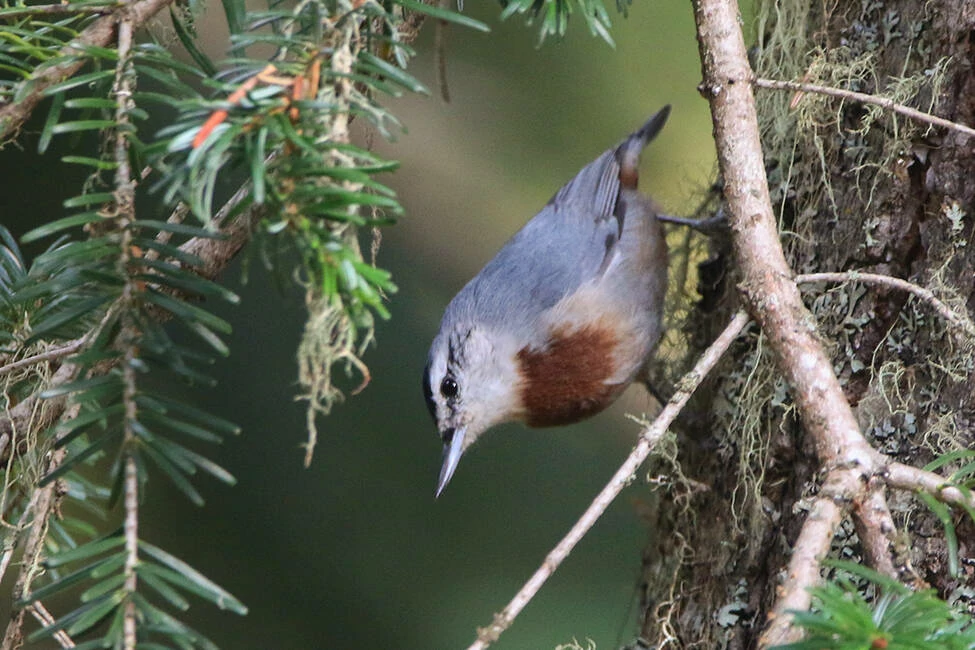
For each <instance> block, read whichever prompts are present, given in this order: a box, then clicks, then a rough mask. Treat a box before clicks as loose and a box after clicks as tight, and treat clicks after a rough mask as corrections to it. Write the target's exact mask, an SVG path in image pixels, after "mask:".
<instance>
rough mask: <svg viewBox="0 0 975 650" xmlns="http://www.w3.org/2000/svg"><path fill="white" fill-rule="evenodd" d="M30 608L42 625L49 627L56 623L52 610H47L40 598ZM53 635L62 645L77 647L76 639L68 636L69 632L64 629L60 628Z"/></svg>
mask: <svg viewBox="0 0 975 650" xmlns="http://www.w3.org/2000/svg"><path fill="white" fill-rule="evenodd" d="M28 609H30V613H31V614H33V616H34V618H36V619H37V622H38V623H40V624H41V625H43V626H45V627H47V626H48V625H54V623H55V620H56V619H55V618H54V616H53V615H52V614H51V612H49V611H47V607H45V606H44V603H42V602H41V601H39V600H38V601H34V602H33V603H31V604H30V607H29V608H28ZM52 636H53V637H54V640H55V641H57V642H58V645H60V646H61V647H62V648H74V647H76V644H75V642H74V640H73V639H72V638H71V637H70V636H68V633H67V632H65V631H64V630H58V631H57V632H55V633H54V634H53V635H52Z"/></svg>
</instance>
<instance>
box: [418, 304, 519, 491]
mask: <svg viewBox="0 0 975 650" xmlns="http://www.w3.org/2000/svg"><path fill="white" fill-rule="evenodd" d="M517 349H518V348H517V346H515V345H514V343H513V341H510V340H509V337H506V336H503V335H499V334H497V333H496V332H493V331H491V330H488V329H485V328H483V327H479V326H475V325H470V324H464V325H455V324H451V323H449V322H445V323H444V324H443V326H442V327H441V330H440V333H439V334H438V335H437V338H436V339H434V341H433V344H432V345H431V347H430V355H429V358H428V360H427V366H426V368H425V369H424V371H423V393H424V396H425V397H426V401H427V408H429V409H430V415H432V416H433V419H434V422H435V423H436V425H437V429H438V431H439V432H440V439H441V440H442V441H443V466H442V467H441V470H440V479H439V480H438V481H437V493H436V494H437V496H440V493H441V492H443V490H444V488H445V487H446V486H447V483H449V482H450V478H451V477H452V476H453V475H454V471H455V470H456V469H457V464H458V463H459V462H460V458H461V456H462V455H463V454H464V452H465V451H466V450H467V449H468V448H469V447H470V446H471V445H472V444H474V442H475V441H476V440H477V439H478V438H479V437H480V436H481V434H482V433H484V432H485V431H487V430H488V429H489V428H491V427H493V426H494V425H496V424H500V423H502V422H508V421H511V420H517V419H520V418H521V415H522V410H523V407H522V404H521V388H520V386H521V381H522V379H521V376H520V372H519V364H518V360H517Z"/></svg>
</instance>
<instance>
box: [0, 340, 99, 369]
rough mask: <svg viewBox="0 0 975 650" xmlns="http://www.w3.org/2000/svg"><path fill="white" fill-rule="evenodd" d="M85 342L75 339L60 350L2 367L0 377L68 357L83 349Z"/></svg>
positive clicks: (53, 349) (52, 350)
mask: <svg viewBox="0 0 975 650" xmlns="http://www.w3.org/2000/svg"><path fill="white" fill-rule="evenodd" d="M83 345H84V341H83V340H82V339H75V340H74V341H71V342H70V343H68V344H66V345H62V346H61V347H59V348H52V349H50V350H47V351H46V352H41V353H39V354H35V355H33V356H30V357H27V358H25V359H21V360H20V361H14V362H12V363H8V364H7V365H5V366H3V367H0V377H3V376H4V375H8V374H10V373H11V372H13V371H15V370H20V369H21V368H26V367H28V366H32V365H34V364H37V363H45V362H47V361H54V360H55V359H60V358H61V357H67V356H70V355H72V354H74V353H75V352H77V351H78V350H80V349H81V348H82V346H83Z"/></svg>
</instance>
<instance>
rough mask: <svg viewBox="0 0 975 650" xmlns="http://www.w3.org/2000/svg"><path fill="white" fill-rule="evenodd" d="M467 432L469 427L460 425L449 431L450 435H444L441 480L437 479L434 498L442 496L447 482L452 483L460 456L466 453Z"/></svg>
mask: <svg viewBox="0 0 975 650" xmlns="http://www.w3.org/2000/svg"><path fill="white" fill-rule="evenodd" d="M466 433H467V428H466V427H460V428H457V429H453V430H452V431H448V432H447V434H448V435H445V436H444V439H445V442H444V443H443V466H442V467H441V468H440V480H438V481H437V493H436V495H434V498H437V497H439V496H440V494H441V493H442V492H443V490H444V488H445V487H447V484H448V483H450V478H451V477H452V476H453V475H454V471H455V470H456V469H457V463H459V462H460V457H461V455H462V454H463V453H464V437H465V434H466ZM450 434H452V435H450Z"/></svg>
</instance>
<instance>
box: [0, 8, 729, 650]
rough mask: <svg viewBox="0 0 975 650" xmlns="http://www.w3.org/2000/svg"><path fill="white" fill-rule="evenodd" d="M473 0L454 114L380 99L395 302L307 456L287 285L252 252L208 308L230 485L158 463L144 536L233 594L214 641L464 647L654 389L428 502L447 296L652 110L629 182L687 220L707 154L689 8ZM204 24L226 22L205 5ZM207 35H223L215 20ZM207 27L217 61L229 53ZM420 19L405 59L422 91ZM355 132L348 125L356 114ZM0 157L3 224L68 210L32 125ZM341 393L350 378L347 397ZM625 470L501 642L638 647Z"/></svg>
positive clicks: (490, 449) (509, 453)
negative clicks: (199, 491)
mask: <svg viewBox="0 0 975 650" xmlns="http://www.w3.org/2000/svg"><path fill="white" fill-rule="evenodd" d="M467 10H468V11H469V12H471V13H472V14H473V15H474V16H476V17H478V18H480V19H482V20H484V21H486V22H488V23H489V24H491V25H492V29H493V31H492V33H491V34H478V33H474V32H469V31H464V30H461V29H458V28H451V29H450V30H449V32H448V35H447V38H448V78H449V86H450V91H451V95H452V103H450V104H444V103H443V102H442V101H440V99H439V98H438V97H436V96H434V97H406V98H402V99H400V100H393V101H391V102H390V105H391V106H392V108H393V111H394V113H395V114H397V115H398V116H399V117H400V118H401V120H402V122H403V124H404V125H405V127H406V128H407V130H408V132H407V133H404V134H401V135H400V136H399V137H398V140H397V142H395V143H388V142H381V141H379V139H378V138H377V139H376V141H375V147H376V149H377V150H379V151H380V152H381V153H382V154H383V155H385V156H387V157H389V158H393V159H398V160H400V161H402V163H403V167H402V169H401V170H400V171H399V172H397V173H396V174H395V175H394V176H393V177H392V178H391V179H390V180H389V182H390V184H391V185H392V186H393V187H394V188H396V189H397V190H398V192H399V194H400V197H401V199H402V202H403V204H404V205H405V206H406V209H407V215H406V216H405V217H404V218H403V219H402V220H401V221H400V223H399V224H398V225H397V226H395V227H393V228H389V229H386V230H385V231H384V233H383V246H382V250H381V253H380V262H381V264H383V265H384V266H385V267H386V268H390V269H391V270H392V271H393V273H394V280H395V281H396V282H397V284H398V285H399V288H400V291H399V293H398V294H396V295H395V296H393V297H392V300H391V304H390V308H391V311H392V313H393V318H392V320H391V321H389V322H387V323H382V324H381V325H380V327H379V328H378V331H377V339H378V342H379V343H378V346H377V347H374V348H372V349H370V350H369V352H368V354H367V355H366V358H365V361H366V363H367V364H368V365H369V367H370V369H371V371H372V376H373V381H372V383H371V384H370V385H369V386H368V388H367V389H366V390H365V391H364V392H363V393H361V394H360V395H357V396H354V397H351V398H350V399H348V401H347V402H345V403H344V404H341V405H339V406H338V407H336V409H335V411H334V412H333V415H331V416H330V417H328V418H327V419H322V420H321V421H320V427H319V428H320V434H321V435H320V440H319V446H318V449H317V452H316V457H315V461H314V464H313V465H312V467H311V469H309V470H304V469H303V468H302V465H301V462H302V451H301V449H300V448H299V445H300V443H302V442H303V441H304V440H305V429H304V406H303V405H302V404H301V403H296V402H295V401H294V396H295V394H296V386H295V376H296V366H295V361H294V350H295V348H296V345H297V340H298V336H299V334H300V332H301V327H302V319H303V316H304V308H303V305H302V301H301V296H300V295H299V294H298V293H296V292H293V291H286V292H284V293H282V292H281V291H279V290H278V289H277V288H275V287H274V286H272V283H271V281H269V280H268V279H267V278H266V277H264V276H263V275H262V273H261V271H260V269H259V265H256V264H255V265H254V268H253V269H252V271H251V273H250V280H249V282H248V283H247V284H246V285H244V286H242V285H241V282H240V278H241V273H240V269H239V267H236V266H235V267H234V269H232V270H231V271H230V272H229V273H228V274H227V275H226V276H225V278H226V280H227V281H228V282H229V283H230V284H231V285H232V286H233V287H234V288H235V289H236V290H238V291H239V292H240V294H241V296H242V298H243V304H242V305H241V306H239V307H237V308H220V309H218V311H219V312H220V313H221V315H223V316H224V317H226V318H227V319H229V320H230V321H231V322H232V323H233V326H234V333H233V335H232V337H231V338H230V340H229V343H230V346H231V349H232V350H233V353H232V356H231V357H230V358H229V359H226V360H222V361H220V362H219V363H218V364H217V365H216V366H215V367H214V368H213V374H214V376H215V377H216V378H217V379H218V381H219V385H218V387H217V388H216V389H215V390H202V389H200V390H199V391H198V392H197V393H196V397H197V398H198V399H199V402H200V404H201V405H202V406H204V407H206V408H209V409H211V410H213V411H214V412H215V413H217V414H218V415H222V416H224V417H226V418H229V419H231V420H234V421H236V422H237V423H239V424H240V425H242V427H243V433H242V435H241V436H240V437H239V438H235V439H230V440H228V441H226V443H225V444H224V445H223V447H222V448H220V449H218V450H216V452H215V453H214V454H212V455H211V457H213V458H214V459H215V460H217V461H218V462H220V463H222V464H223V465H224V466H225V467H226V468H227V469H229V470H230V471H231V472H233V473H234V475H236V476H237V478H238V480H239V484H238V485H237V486H236V487H235V488H233V489H228V488H225V487H224V486H222V485H219V484H216V483H215V482H211V483H207V484H204V485H203V486H202V488H203V493H204V495H205V496H206V498H207V505H206V507H204V508H203V509H196V508H194V507H192V506H191V505H189V504H188V503H187V502H185V501H184V500H183V498H182V497H181V496H180V495H178V494H177V493H176V492H175V491H174V490H172V489H171V488H170V487H169V486H168V485H167V484H166V482H165V480H164V479H163V478H162V477H159V476H158V475H157V478H156V479H155V480H152V481H150V484H149V486H148V490H149V491H148V495H147V504H146V509H145V510H144V512H145V513H147V519H146V521H145V522H144V525H143V533H144V536H145V537H146V538H147V539H148V540H149V541H151V542H153V543H155V544H158V545H160V546H162V547H163V548H166V549H167V550H169V551H171V552H173V553H175V554H177V555H179V556H181V557H182V558H183V559H185V560H187V561H188V562H190V563H191V564H192V565H194V566H195V567H196V568H198V569H199V570H201V571H202V572H203V573H205V574H206V575H208V576H209V577H210V578H212V579H214V580H216V581H217V582H219V583H220V584H222V585H223V586H224V587H226V588H227V589H228V590H230V591H231V592H232V593H234V594H235V595H236V596H237V597H239V598H240V599H241V600H243V601H244V602H245V603H246V604H247V605H248V606H249V607H250V615H249V616H247V617H244V618H238V617H236V616H233V615H231V614H223V613H221V612H217V611H215V610H214V609H213V608H211V607H209V606H207V605H203V604H197V605H195V606H194V607H193V609H192V610H191V612H190V613H189V615H188V619H189V620H190V622H191V623H192V624H194V625H196V626H197V627H198V628H200V629H201V631H203V632H205V633H206V634H208V635H209V636H210V637H211V638H212V639H213V640H214V641H215V642H217V643H218V644H219V645H220V646H221V647H223V648H281V649H291V648H329V649H346V648H348V649H366V648H369V649H373V648H384V649H385V648H396V649H397V650H411V649H418V650H438V649H441V648H464V647H467V645H468V644H469V643H470V642H471V641H472V640H473V639H474V636H475V628H476V626H482V625H485V624H487V623H489V622H490V621H491V617H492V614H493V612H495V611H499V610H500V609H501V608H502V607H503V606H504V605H505V604H506V603H507V602H508V600H509V599H510V598H511V596H512V595H513V594H514V592H515V591H516V590H517V589H518V588H519V587H520V586H521V584H522V583H523V582H524V581H525V580H526V579H527V578H528V577H529V576H530V575H531V573H532V572H533V571H534V570H535V568H536V567H537V566H538V565H539V563H540V562H541V560H542V559H543V558H544V556H545V554H546V553H547V552H548V551H549V550H550V549H551V547H552V546H553V545H554V544H555V543H556V542H557V541H558V540H559V539H560V538H561V537H562V535H563V534H564V533H565V532H566V530H567V529H568V528H569V526H570V525H571V524H572V523H573V522H574V520H575V518H576V517H577V516H578V515H579V514H580V513H581V512H582V510H583V509H584V508H585V507H586V506H587V505H589V503H590V501H591V500H592V498H593V497H594V496H595V494H596V492H597V491H598V490H599V489H600V488H601V487H602V486H603V485H604V484H605V482H606V481H607V479H608V478H609V477H610V476H611V474H612V473H613V471H614V470H615V468H616V466H617V465H618V464H619V462H620V461H621V460H622V459H623V458H624V457H625V455H626V454H627V453H628V452H629V450H630V449H631V447H632V445H633V442H634V439H635V436H636V433H637V431H638V427H637V425H636V424H634V423H632V422H631V421H629V420H626V419H625V418H624V417H623V414H624V413H626V412H630V413H637V414H639V413H642V412H643V411H644V410H647V409H650V408H652V401H651V400H650V399H649V398H648V397H647V396H646V394H645V393H644V392H643V389H642V388H633V389H631V390H630V392H628V393H627V395H626V396H625V398H624V399H623V400H621V401H620V403H618V404H617V405H616V406H615V407H614V408H613V409H612V410H611V411H610V412H607V413H605V414H602V415H600V416H598V417H596V418H595V419H593V420H591V421H590V422H587V423H584V424H580V425H576V426H572V427H564V428H561V429H554V430H527V429H524V428H522V427H518V426H509V427H502V428H500V429H498V430H497V431H496V432H493V434H492V435H488V436H487V437H486V438H485V439H484V441H483V442H482V443H481V444H479V445H478V446H477V447H476V448H475V449H474V450H472V452H471V453H469V454H468V455H467V456H466V457H465V458H464V460H463V462H462V463H461V465H460V468H459V470H458V472H457V475H456V477H455V478H454V480H453V482H452V483H451V485H450V487H449V488H448V489H447V491H446V493H445V495H444V496H443V497H442V498H441V499H440V500H439V501H434V499H433V490H434V484H435V480H436V478H437V473H438V471H439V465H440V442H439V440H438V437H437V434H436V431H435V430H434V427H433V425H432V423H431V421H430V418H429V415H428V414H427V412H426V408H425V406H424V403H423V398H422V395H421V391H420V376H421V371H422V368H423V365H424V362H425V356H426V348H427V345H428V343H429V341H430V340H431V338H432V337H433V335H434V334H435V332H436V328H437V326H438V323H439V320H440V316H441V314H442V311H443V308H444V307H445V306H446V304H447V302H448V301H449V300H450V298H451V297H452V296H453V294H454V293H455V292H456V291H457V290H458V289H459V288H460V287H461V286H463V284H464V283H465V282H466V281H467V280H468V279H469V278H470V277H471V276H472V275H473V274H475V273H476V272H477V270H478V269H479V268H480V267H481V266H482V265H483V264H484V263H485V262H486V261H487V260H488V259H490V257H491V256H492V255H493V254H494V252H495V251H496V250H497V249H498V248H499V247H500V246H501V245H502V244H503V243H504V241H505V240H506V239H507V238H508V237H509V236H510V235H511V234H512V233H513V232H514V231H515V230H516V229H517V228H518V227H520V226H521V225H522V224H523V223H524V222H525V221H526V220H527V219H528V218H529V217H530V216H531V215H532V214H533V213H534V212H535V211H536V210H537V209H538V208H539V207H541V206H542V205H543V204H544V203H545V202H546V201H547V200H548V198H549V197H550V196H551V195H552V194H553V193H554V192H555V190H556V189H558V187H560V186H561V184H562V183H564V182H565V181H566V180H568V179H569V178H571V177H572V176H573V175H574V174H575V172H576V171H577V170H578V169H579V168H580V167H582V166H583V165H584V164H586V163H588V162H589V161H590V160H591V159H593V158H594V157H595V156H596V155H598V154H599V153H601V152H602V151H603V150H605V149H606V148H608V147H609V146H611V145H613V144H615V143H616V142H617V141H619V140H620V139H621V138H622V137H623V136H624V135H625V134H627V133H629V132H630V131H632V130H633V129H635V128H636V127H637V126H639V125H640V124H642V122H643V120H645V119H646V117H648V116H649V115H650V114H651V113H652V112H654V111H656V110H657V109H658V108H659V107H660V106H661V105H663V104H665V103H670V104H673V107H674V111H673V114H672V116H671V118H670V123H669V125H668V126H667V128H666V129H665V130H664V131H663V133H662V134H661V136H660V137H659V138H658V139H657V140H656V141H655V142H654V143H653V144H652V145H651V146H650V148H649V149H648V155H646V156H645V158H644V165H643V176H642V177H641V188H642V189H643V190H644V191H647V192H650V193H652V194H653V195H654V196H655V197H656V198H657V199H658V200H659V201H660V203H662V204H663V206H664V208H665V209H666V210H668V211H670V212H672V213H676V214H684V213H687V212H689V210H690V209H691V208H692V207H693V206H694V205H695V203H696V198H695V197H696V195H698V194H699V193H700V192H701V190H702V189H703V188H705V187H706V186H707V185H708V183H709V182H710V179H711V176H712V170H713V166H714V153H713V146H712V143H711V138H710V121H709V117H708V113H707V104H706V102H705V101H704V100H702V99H701V98H700V97H699V96H698V94H697V91H696V86H697V83H698V81H699V79H700V67H699V63H698V59H697V43H696V40H695V36H694V28H693V20H692V13H691V4H690V3H685V2H680V3H636V4H634V5H633V6H632V7H631V8H630V15H629V18H627V19H624V18H622V17H621V16H619V15H617V14H615V13H614V14H613V18H614V25H615V28H614V31H613V35H614V37H615V39H616V42H617V47H616V49H615V50H614V49H611V48H610V47H609V46H607V45H606V44H605V43H603V42H602V41H599V40H596V39H593V38H591V37H590V36H589V34H588V32H587V31H586V30H585V28H584V26H583V25H582V24H581V22H579V21H576V24H572V25H570V30H569V31H570V34H569V36H568V38H567V39H566V40H565V41H564V42H562V43H554V42H553V43H548V44H546V45H545V46H544V47H543V48H541V49H535V43H536V33H535V31H534V29H532V28H528V27H525V26H524V24H523V23H522V22H521V21H520V20H519V19H517V18H516V19H512V20H511V21H509V22H506V23H499V22H498V20H497V15H498V13H499V11H500V9H499V7H498V6H497V5H496V4H493V3H485V4H483V5H479V4H477V3H468V7H467ZM210 13H211V16H210V18H211V19H212V20H213V21H216V20H217V19H218V18H219V15H220V12H219V10H218V9H217V8H215V7H214V8H211V9H210ZM218 31H219V30H218ZM221 39H222V37H218V36H214V37H213V40H212V43H211V48H210V49H211V51H212V52H214V53H216V52H218V51H219V50H220V49H221V48H222V47H223V41H222V40H221ZM431 42H432V29H428V30H426V31H425V32H424V34H423V36H422V37H421V39H420V41H419V42H418V44H417V46H418V49H419V50H420V53H421V54H420V56H419V57H418V58H417V59H416V60H415V61H414V62H413V67H412V72H413V73H414V74H415V75H416V76H417V77H418V78H420V79H421V80H422V81H423V82H424V83H426V84H427V86H428V87H429V88H431V89H432V90H433V91H434V95H436V80H435V76H434V63H433V59H432V57H431V55H430V45H431ZM358 130H359V135H360V137H364V131H363V129H362V125H358ZM23 142H24V143H25V147H26V152H23V153H22V152H19V151H17V150H16V149H15V148H13V147H8V148H7V149H6V150H4V151H3V152H2V153H0V169H2V170H3V172H2V173H3V177H4V179H5V180H4V185H5V191H4V192H3V193H2V194H3V196H2V197H0V220H2V222H3V223H4V224H5V225H7V226H8V227H10V228H11V229H13V230H15V232H18V233H20V232H24V231H25V230H26V229H28V228H29V227H31V226H32V225H36V224H38V223H41V222H43V221H46V220H50V219H52V218H54V217H55V216H56V215H60V214H61V208H60V200H61V199H62V198H63V197H65V196H69V195H70V194H71V193H74V192H76V191H77V183H78V182H80V180H81V179H80V177H78V178H72V177H71V176H69V175H66V174H61V172H60V171H59V172H58V173H57V174H52V173H51V171H50V170H52V169H55V168H57V169H59V170H60V169H61V168H60V167H56V164H57V163H56V159H55V158H54V157H53V155H52V156H49V157H48V158H39V157H37V156H36V155H34V154H33V153H32V152H33V151H34V150H35V149H36V135H28V136H27V137H26V139H24V140H23ZM355 383H356V382H354V381H352V382H346V387H354V385H355ZM641 483H642V482H637V483H636V484H635V485H634V486H631V487H630V488H628V490H627V491H626V492H625V493H624V495H623V497H622V498H621V499H620V500H618V502H617V503H616V504H615V505H614V506H613V507H612V508H611V509H610V511H609V512H608V513H607V515H606V516H605V517H604V518H603V519H602V520H601V521H600V522H599V523H598V525H597V526H596V527H595V529H594V530H593V531H592V532H591V533H590V534H589V536H587V538H586V539H585V540H584V541H583V542H582V543H581V544H580V546H579V548H578V549H577V550H576V552H575V553H573V555H572V556H571V557H570V558H569V560H568V561H567V562H566V563H565V565H564V566H563V567H562V568H561V569H560V570H559V571H558V572H557V573H556V575H555V577H554V578H553V579H552V580H551V581H550V583H549V584H548V585H546V587H545V588H544V589H543V590H542V592H541V594H540V595H539V596H538V597H537V598H536V599H535V600H534V601H533V602H532V603H531V604H530V605H529V606H528V607H527V609H526V610H525V612H524V613H523V615H522V616H521V617H520V618H519V619H518V620H517V622H516V623H515V625H514V627H513V628H512V629H511V630H510V631H509V632H508V633H506V634H505V635H504V636H503V637H502V639H501V641H500V642H499V643H498V644H497V645H496V647H497V648H499V649H502V650H503V649H509V650H511V649H526V648H527V649H535V648H554V647H555V646H556V645H558V644H560V643H566V642H569V641H571V640H572V639H573V638H578V639H579V640H584V639H586V638H587V637H588V638H591V639H593V640H594V641H595V642H596V643H597V646H598V648H600V649H603V648H614V647H616V645H617V644H618V643H619V642H621V641H625V640H629V639H630V638H631V637H632V634H633V631H634V629H635V628H634V625H633V621H634V620H635V615H636V611H637V603H636V597H637V586H638V585H637V583H638V580H639V575H640V558H641V552H642V550H643V549H644V547H645V545H646V544H647V541H648V539H650V538H651V536H652V531H649V530H647V525H646V524H645V523H644V522H643V520H642V519H641V517H640V516H639V510H640V504H641V503H642V502H644V501H645V500H647V499H648V497H647V494H648V492H647V488H646V487H644V486H643V485H642V484H641Z"/></svg>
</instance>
